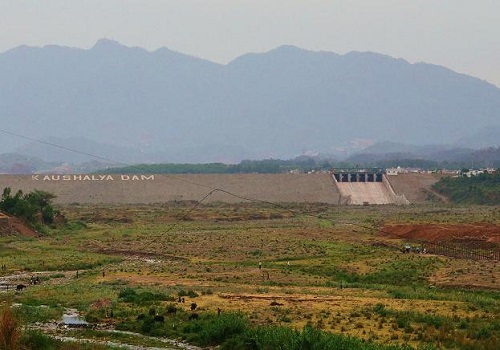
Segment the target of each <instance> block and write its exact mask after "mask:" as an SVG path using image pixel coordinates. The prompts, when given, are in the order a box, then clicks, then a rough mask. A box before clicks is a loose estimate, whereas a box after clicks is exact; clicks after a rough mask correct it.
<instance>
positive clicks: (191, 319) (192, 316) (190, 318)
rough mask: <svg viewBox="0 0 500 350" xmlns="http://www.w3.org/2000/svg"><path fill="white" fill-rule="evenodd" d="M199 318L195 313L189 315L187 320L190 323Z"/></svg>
mask: <svg viewBox="0 0 500 350" xmlns="http://www.w3.org/2000/svg"><path fill="white" fill-rule="evenodd" d="M199 318H200V316H199V315H198V314H197V313H196V312H195V313H192V314H191V315H189V320H190V321H193V320H197V319H199Z"/></svg>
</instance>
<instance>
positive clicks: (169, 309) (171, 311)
mask: <svg viewBox="0 0 500 350" xmlns="http://www.w3.org/2000/svg"><path fill="white" fill-rule="evenodd" d="M176 313H177V308H176V307H175V306H174V305H169V306H168V307H167V314H176Z"/></svg>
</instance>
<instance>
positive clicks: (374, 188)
mask: <svg viewBox="0 0 500 350" xmlns="http://www.w3.org/2000/svg"><path fill="white" fill-rule="evenodd" d="M346 179H348V181H342V177H341V178H340V179H339V181H337V179H336V178H335V176H334V177H333V180H334V182H335V184H336V185H337V188H338V189H339V192H340V203H339V204H341V205H363V204H409V201H408V200H407V199H406V198H405V197H404V196H403V195H397V194H396V193H394V190H393V189H392V186H391V184H390V183H389V181H388V180H387V178H386V176H385V175H382V174H380V176H377V177H374V181H358V180H359V178H356V181H350V179H351V176H348V177H347V178H346V177H344V180H346Z"/></svg>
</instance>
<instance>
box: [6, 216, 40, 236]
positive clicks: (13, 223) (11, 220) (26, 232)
mask: <svg viewBox="0 0 500 350" xmlns="http://www.w3.org/2000/svg"><path fill="white" fill-rule="evenodd" d="M12 235H21V236H28V237H37V236H38V233H37V232H36V231H35V230H33V229H32V228H30V227H29V226H27V225H26V224H25V223H23V222H22V221H21V220H19V219H18V218H15V217H12V216H8V215H6V214H3V213H0V236H12Z"/></svg>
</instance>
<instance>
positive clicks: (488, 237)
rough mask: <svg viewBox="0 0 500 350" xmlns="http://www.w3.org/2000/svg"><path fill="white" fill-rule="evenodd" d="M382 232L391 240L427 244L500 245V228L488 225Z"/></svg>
mask: <svg viewBox="0 0 500 350" xmlns="http://www.w3.org/2000/svg"><path fill="white" fill-rule="evenodd" d="M381 232H382V234H384V235H387V236H388V237H390V238H402V239H409V240H422V241H427V242H447V241H448V242H449V241H455V242H456V241H463V242H467V241H483V242H490V243H496V244H500V226H497V225H493V224H488V223H477V224H460V225H451V224H418V225H410V224H400V225H385V226H384V227H383V228H382V229H381Z"/></svg>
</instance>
